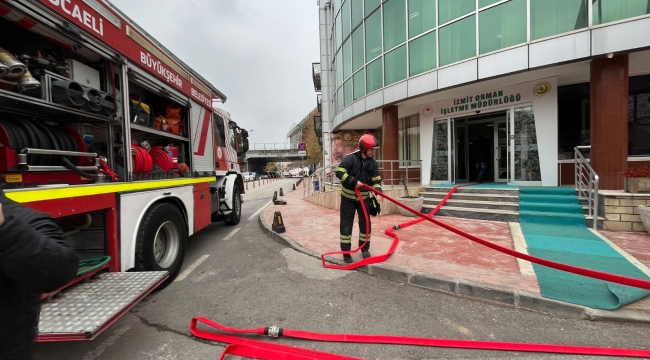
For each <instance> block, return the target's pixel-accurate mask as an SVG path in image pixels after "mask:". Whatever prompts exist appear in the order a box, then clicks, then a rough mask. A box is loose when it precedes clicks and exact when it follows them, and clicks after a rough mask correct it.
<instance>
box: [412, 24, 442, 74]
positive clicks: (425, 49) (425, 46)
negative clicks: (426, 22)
mask: <svg viewBox="0 0 650 360" xmlns="http://www.w3.org/2000/svg"><path fill="white" fill-rule="evenodd" d="M436 62H437V60H436V32H435V31H432V32H430V33H428V34H426V35H424V36H420V37H419V38H417V39H415V40H412V41H411V42H410V43H409V75H410V76H415V75H418V74H422V73H423V72H427V71H429V70H433V69H435V68H436Z"/></svg>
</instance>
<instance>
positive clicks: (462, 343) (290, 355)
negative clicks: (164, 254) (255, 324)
mask: <svg viewBox="0 0 650 360" xmlns="http://www.w3.org/2000/svg"><path fill="white" fill-rule="evenodd" d="M363 186H364V188H366V189H368V190H370V191H373V192H375V193H376V194H377V195H379V196H382V197H384V198H385V199H387V200H388V201H390V202H392V203H394V204H395V205H397V206H400V207H402V208H404V209H406V210H408V211H409V212H411V213H413V214H416V215H417V216H419V217H420V218H419V219H416V220H411V221H408V222H406V223H403V224H400V225H395V226H394V227H392V228H389V229H386V230H385V233H386V235H388V236H391V237H392V238H393V243H392V244H391V246H390V248H389V250H388V252H387V253H385V254H382V255H377V256H372V257H369V258H367V259H363V260H361V261H359V262H357V263H354V264H350V265H344V266H339V265H333V264H327V263H326V262H325V256H327V255H335V254H354V253H356V252H358V251H360V250H361V249H362V248H363V247H364V246H365V245H366V243H363V244H362V245H361V246H360V247H359V248H357V249H355V250H352V251H336V252H329V253H326V254H323V255H322V256H321V260H322V262H323V266H324V267H326V268H330V269H340V270H352V269H355V268H358V267H360V266H364V265H369V264H375V263H379V262H383V261H385V260H386V259H388V257H389V256H390V255H392V254H393V253H394V252H395V249H396V248H397V244H398V242H399V240H398V237H397V235H396V234H395V233H394V232H393V231H394V230H398V229H403V228H406V227H409V226H412V225H415V224H418V223H420V222H422V221H425V220H426V221H430V222H432V223H434V224H436V225H438V226H441V227H443V228H444V229H447V230H449V231H451V232H453V233H455V234H458V235H460V236H463V237H465V238H467V239H469V240H472V241H474V242H477V243H479V244H481V245H484V246H487V247H490V248H492V249H494V250H497V251H500V252H503V253H505V254H508V255H511V256H515V257H517V258H520V259H523V260H527V261H530V262H534V263H536V264H540V265H544V266H548V267H551V268H554V269H558V270H562V271H567V272H571V273H574V274H579V275H584V276H589V277H592V278H596V279H600V280H605V281H610V282H616V283H619V284H623V285H629V286H634V287H638V288H642V289H648V290H650V281H646V280H641V279H634V278H629V277H625V276H620V275H615V274H609V273H604V272H600V271H595V270H590V269H584V268H580V267H576V266H571V265H566V264H562V263H557V262H554V261H549V260H545V259H541V258H538V257H535V256H530V255H528V254H523V253H520V252H517V251H515V250H512V249H509V248H505V247H502V246H499V245H495V244H493V243H491V242H489V241H487V240H483V239H481V238H479V237H476V236H474V235H471V234H468V233H466V232H464V231H462V230H459V229H456V228H454V227H452V226H449V225H447V224H445V223H442V222H440V221H437V220H435V219H433V218H432V217H431V216H433V215H434V214H435V213H436V212H437V211H438V210H439V209H440V208H441V207H442V206H443V205H444V203H445V202H446V201H447V200H448V199H449V198H450V197H451V196H452V195H453V193H454V192H455V191H456V190H457V189H458V186H457V187H454V188H453V189H451V191H450V192H449V194H447V196H446V197H445V198H444V199H443V200H442V201H441V202H440V203H439V204H438V206H437V207H436V208H435V209H434V210H433V211H432V212H431V213H430V214H428V215H424V214H422V213H420V212H418V211H416V210H414V209H412V208H410V207H408V206H406V205H403V204H401V203H399V202H398V201H396V200H394V199H392V198H391V197H389V196H386V195H384V194H382V193H378V192H376V191H375V190H374V189H373V188H371V187H369V186H367V185H363ZM356 191H357V196H359V198H361V194H360V192H359V189H357V190H356ZM362 207H363V210H364V214H365V216H366V220H367V219H368V211H367V209H366V207H365V204H363V202H362ZM366 223H368V222H366ZM367 227H368V228H367V229H366V233H367V234H368V233H370V231H369V230H370V229H369V225H367ZM198 323H203V324H205V325H207V326H210V327H212V328H215V329H217V330H219V331H221V332H219V333H217V332H211V331H206V330H200V329H198V327H197V325H198ZM190 331H191V332H192V334H193V335H194V336H196V337H199V338H203V339H207V340H212V341H218V342H222V343H226V344H231V345H230V346H228V347H227V348H226V350H225V351H224V353H223V354H222V357H221V359H224V358H225V356H226V355H228V354H232V355H239V356H247V357H251V358H255V359H286V360H294V359H295V360H303V359H318V360H320V359H342V360H348V359H357V358H354V357H349V356H344V355H338V354H331V353H323V352H319V351H315V350H310V349H304V348H298V347H293V346H288V345H283V344H277V343H269V342H265V341H259V340H252V339H247V338H243V337H239V336H234V335H228V334H226V333H230V334H239V335H268V336H270V337H272V338H277V337H281V336H284V337H289V338H295V339H303V340H312V341H325V342H343V343H363V344H390V345H410V346H425V347H441V348H457V349H474V350H498V351H519V352H536V353H553V354H573V355H596V356H624V357H642V358H645V357H650V350H645V349H625V348H607V347H597V346H573V345H556V344H532V343H516V342H496V341H475V340H454V339H435V338H421V337H409V336H390V335H355V334H325V333H317V332H309V331H302V330H292V329H282V328H279V327H277V326H272V327H267V328H256V329H237V328H231V327H226V326H223V325H221V324H219V323H216V322H214V321H211V320H209V319H206V318H203V317H195V318H193V319H192V322H191V324H190Z"/></svg>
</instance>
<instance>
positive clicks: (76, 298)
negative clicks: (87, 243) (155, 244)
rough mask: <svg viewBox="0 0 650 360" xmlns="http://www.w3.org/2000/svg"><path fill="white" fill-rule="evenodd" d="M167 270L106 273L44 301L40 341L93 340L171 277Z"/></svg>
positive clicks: (40, 322)
mask: <svg viewBox="0 0 650 360" xmlns="http://www.w3.org/2000/svg"><path fill="white" fill-rule="evenodd" d="M168 276H169V275H168V273H167V272H166V271H155V272H153V271H152V272H128V273H102V274H99V275H97V276H95V277H93V278H91V279H88V280H86V281H85V282H83V283H80V284H77V285H75V286H73V287H71V288H68V289H66V290H63V291H62V292H60V293H58V294H57V295H56V296H54V297H53V298H51V299H48V300H46V301H44V302H43V304H42V307H41V314H40V320H39V325H38V338H37V341H38V342H50V341H72V340H92V339H94V338H96V337H97V336H99V335H100V334H101V333H102V332H103V331H104V330H105V329H106V328H107V327H109V326H110V325H111V324H113V323H114V322H115V321H116V320H117V319H118V318H119V317H120V316H122V315H124V314H125V313H126V312H127V311H129V310H130V309H131V308H133V307H134V306H135V305H136V304H137V303H138V302H140V301H141V300H142V299H144V298H145V297H146V296H147V295H148V294H149V293H151V292H152V291H153V290H154V289H155V288H156V287H158V286H159V285H160V284H162V283H163V282H164V281H165V280H166V279H167V277H168Z"/></svg>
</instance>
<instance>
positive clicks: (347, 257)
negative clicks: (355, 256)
mask: <svg viewBox="0 0 650 360" xmlns="http://www.w3.org/2000/svg"><path fill="white" fill-rule="evenodd" d="M350 249H352V245H351V244H344V243H341V251H350ZM343 261H345V263H346V264H351V263H352V255H350V254H343Z"/></svg>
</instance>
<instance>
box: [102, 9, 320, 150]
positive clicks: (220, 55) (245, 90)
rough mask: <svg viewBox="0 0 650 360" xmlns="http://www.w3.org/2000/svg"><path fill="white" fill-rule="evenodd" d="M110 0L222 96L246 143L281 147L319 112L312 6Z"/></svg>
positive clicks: (316, 36)
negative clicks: (294, 126) (295, 126)
mask: <svg viewBox="0 0 650 360" xmlns="http://www.w3.org/2000/svg"><path fill="white" fill-rule="evenodd" d="M110 1H111V3H112V4H114V5H115V6H116V7H117V8H119V9H120V10H122V11H123V12H124V13H125V14H126V15H127V16H128V17H129V18H131V19H132V20H133V21H135V22H136V23H137V24H138V25H139V26H140V27H142V28H143V29H144V30H145V31H146V32H148V33H149V34H150V35H151V36H153V37H154V38H155V39H156V40H158V41H159V42H160V43H162V44H163V45H164V46H165V47H166V48H167V49H169V50H170V51H171V52H173V53H174V54H175V55H176V56H178V57H179V58H180V59H181V60H182V61H183V62H185V63H186V64H187V65H188V66H190V67H191V68H192V69H194V70H195V71H196V72H197V73H199V74H200V75H201V76H203V77H204V78H205V79H207V80H208V81H210V83H212V85H214V86H215V87H216V88H217V89H219V90H220V91H221V92H222V93H224V94H225V95H226V96H227V98H228V99H227V100H226V103H225V104H221V103H218V102H217V103H216V105H217V107H221V108H223V109H225V110H227V111H228V112H230V115H231V116H232V118H233V120H234V121H235V122H236V123H237V124H238V125H239V126H241V127H242V128H244V129H247V130H249V142H250V143H251V144H255V143H285V142H286V138H287V133H288V132H289V130H290V127H291V125H292V124H293V123H298V122H300V120H302V119H303V118H304V117H305V116H307V115H308V114H309V112H310V111H311V110H313V109H314V108H315V107H316V93H315V92H314V85H313V81H312V77H311V64H312V63H313V62H319V61H320V50H319V40H318V39H319V34H318V6H317V4H316V0H274V1H264V0H182V1H179V0H110ZM181 4H182V5H181ZM251 129H252V130H253V131H252V132H250V130H251ZM251 148H252V146H251Z"/></svg>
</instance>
